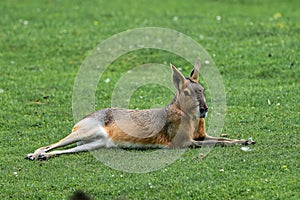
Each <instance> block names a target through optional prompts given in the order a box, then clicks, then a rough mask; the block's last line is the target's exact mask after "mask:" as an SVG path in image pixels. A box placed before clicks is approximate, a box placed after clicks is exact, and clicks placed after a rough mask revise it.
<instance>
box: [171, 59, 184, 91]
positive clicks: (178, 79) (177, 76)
mask: <svg viewBox="0 0 300 200" xmlns="http://www.w3.org/2000/svg"><path fill="white" fill-rule="evenodd" d="M170 66H171V68H172V70H173V83H174V85H175V87H176V89H177V90H178V91H181V90H183V89H184V86H185V81H186V80H185V77H184V76H183V75H182V74H181V73H180V71H178V69H176V67H175V66H174V65H172V64H170Z"/></svg>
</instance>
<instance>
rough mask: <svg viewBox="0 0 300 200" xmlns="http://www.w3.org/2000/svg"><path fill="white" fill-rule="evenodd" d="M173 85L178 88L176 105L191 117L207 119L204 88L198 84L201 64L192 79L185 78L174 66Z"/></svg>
mask: <svg viewBox="0 0 300 200" xmlns="http://www.w3.org/2000/svg"><path fill="white" fill-rule="evenodd" d="M171 67H172V70H173V83H174V85H175V87H176V90H177V91H176V96H175V99H174V101H173V102H174V104H175V105H176V106H177V107H178V108H179V109H180V110H182V111H183V112H184V113H186V114H187V115H189V116H191V117H197V118H205V117H206V114H207V112H208V107H207V105H206V99H205V96H204V88H203V87H202V86H201V85H200V84H199V83H198V77H199V70H200V63H198V62H196V63H195V66H194V69H193V70H192V72H191V74H190V77H187V78H186V77H184V76H183V75H182V73H181V72H179V71H178V70H177V69H176V67H175V66H174V65H172V64H171Z"/></svg>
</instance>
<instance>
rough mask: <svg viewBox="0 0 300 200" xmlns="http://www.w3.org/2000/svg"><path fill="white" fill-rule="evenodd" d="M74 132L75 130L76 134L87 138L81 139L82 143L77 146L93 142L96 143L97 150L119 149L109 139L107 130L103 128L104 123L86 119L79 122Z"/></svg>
mask: <svg viewBox="0 0 300 200" xmlns="http://www.w3.org/2000/svg"><path fill="white" fill-rule="evenodd" d="M77 127H78V128H77ZM75 129H76V130H75ZM73 130H75V131H74V133H75V134H78V135H84V136H85V137H84V138H79V140H80V141H79V142H77V146H81V145H83V144H85V143H90V142H93V143H95V145H96V146H95V147H97V148H101V147H106V148H111V147H117V145H115V144H114V143H113V142H112V141H111V139H110V138H109V136H108V134H107V132H106V130H105V128H104V127H103V126H102V123H100V122H99V121H98V120H97V119H94V118H85V119H83V120H81V121H80V122H78V123H77V124H76V125H75V126H74V129H73ZM80 133H84V134H80ZM83 141H85V142H83Z"/></svg>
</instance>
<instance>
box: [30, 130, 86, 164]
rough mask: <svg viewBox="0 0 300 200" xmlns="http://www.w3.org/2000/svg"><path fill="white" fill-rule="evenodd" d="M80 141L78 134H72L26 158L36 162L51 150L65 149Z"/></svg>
mask: <svg viewBox="0 0 300 200" xmlns="http://www.w3.org/2000/svg"><path fill="white" fill-rule="evenodd" d="M80 140H81V139H80V137H79V136H78V135H77V134H76V132H72V133H71V134H70V135H68V136H67V137H65V138H63V139H62V140H60V141H58V142H56V143H54V144H51V145H49V146H45V147H41V148H38V149H37V150H35V151H34V153H30V154H27V156H26V157H25V158H27V159H29V160H35V159H36V158H38V157H39V156H40V155H41V154H43V153H45V152H47V151H50V150H52V149H55V148H58V147H64V146H66V145H69V144H73V143H75V142H79V141H80Z"/></svg>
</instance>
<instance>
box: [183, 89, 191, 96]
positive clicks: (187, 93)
mask: <svg viewBox="0 0 300 200" xmlns="http://www.w3.org/2000/svg"><path fill="white" fill-rule="evenodd" d="M183 94H184V96H191V94H190V92H189V91H187V90H184V91H183Z"/></svg>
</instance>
